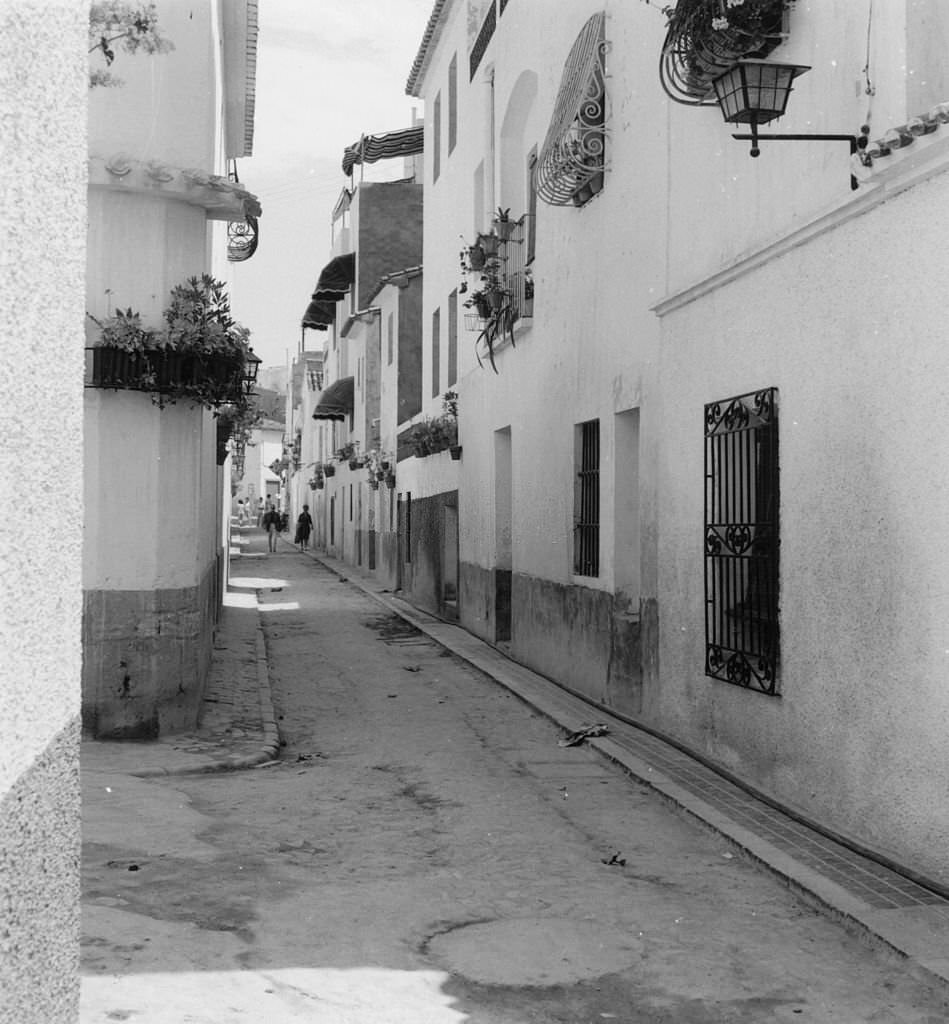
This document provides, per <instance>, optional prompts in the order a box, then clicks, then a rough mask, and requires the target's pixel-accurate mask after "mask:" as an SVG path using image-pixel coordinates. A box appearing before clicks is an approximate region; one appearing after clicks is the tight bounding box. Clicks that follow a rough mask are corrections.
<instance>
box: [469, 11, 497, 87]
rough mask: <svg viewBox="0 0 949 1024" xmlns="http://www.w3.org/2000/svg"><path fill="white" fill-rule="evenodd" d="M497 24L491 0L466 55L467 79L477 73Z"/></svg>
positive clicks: (495, 12) (470, 79)
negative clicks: (475, 37) (476, 35)
mask: <svg viewBox="0 0 949 1024" xmlns="http://www.w3.org/2000/svg"><path fill="white" fill-rule="evenodd" d="M497 25H498V13H497V8H496V6H495V3H494V0H491V6H490V7H489V8H488V13H487V14H486V15H485V19H484V21H483V22H482V23H481V30H480V32H478V38H477V39H476V40H475V44H474V46H473V47H472V50H471V53H470V55H469V56H468V79H469V81H472V80H473V79H474V76H475V75H476V74H477V71H478V68H479V67H480V65H481V59H482V58H483V57H484V53H485V50H487V48H488V43H490V42H491V37H492V36H493V35H494V30H495V29H496V28H497Z"/></svg>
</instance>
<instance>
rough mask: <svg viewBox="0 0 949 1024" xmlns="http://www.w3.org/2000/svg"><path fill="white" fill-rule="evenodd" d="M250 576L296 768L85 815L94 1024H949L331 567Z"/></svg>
mask: <svg viewBox="0 0 949 1024" xmlns="http://www.w3.org/2000/svg"><path fill="white" fill-rule="evenodd" d="M242 571H243V572H244V573H245V574H246V575H247V576H249V577H250V576H254V577H257V578H258V579H259V584H260V589H259V593H258V596H259V600H260V603H261V608H262V615H263V622H264V627H265V634H266V639H267V648H268V655H269V661H270V667H271V686H272V692H273V697H274V701H275V705H276V709H277V712H278V717H279V722H278V725H279V726H280V729H281V734H282V737H283V740H284V741H285V743H286V746H285V747H283V748H282V758H281V761H280V763H279V764H277V765H272V766H270V767H264V768H259V769H255V770H250V771H246V772H240V773H229V774H221V775H213V776H193V777H178V778H169V779H161V780H148V781H144V780H140V779H131V778H129V777H128V776H116V778H115V779H114V780H113V781H112V783H111V784H110V789H112V790H113V791H112V792H111V793H110V794H109V802H108V804H107V805H106V804H105V803H104V802H103V801H104V797H101V796H100V795H97V794H95V793H93V794H89V795H88V796H87V797H86V805H87V808H88V811H89V820H90V822H91V824H90V826H89V827H88V828H87V833H86V866H85V893H84V911H85V918H84V931H85V935H86V938H85V944H84V970H85V972H86V974H87V975H88V977H87V980H86V982H85V983H84V995H83V1000H84V1004H83V1005H84V1009H83V1018H82V1019H83V1022H84V1024H99V1022H100V1021H101V1022H103V1024H104V1022H106V1021H114V1020H130V1021H133V1022H135V1024H159V1022H161V1024H164V1022H166V1021H167V1022H172V1021H173V1022H175V1024H181V1022H183V1021H189V1022H196V1024H205V1022H207V1024H211V1022H214V1024H231V1022H245V1021H255V1022H256V1021H264V1020H266V1021H268V1022H270V1021H273V1022H276V1024H282V1022H284V1021H287V1022H289V1021H308V1022H319V1024H323V1022H326V1024H348V1022H350V1021H352V1022H354V1024H356V1022H358V1024H401V1022H405V1024H454V1022H462V1021H467V1022H472V1024H552V1022H565V1024H566V1022H571V1024H580V1022H583V1024H586V1022H589V1024H593V1022H601V1021H619V1022H623V1024H646V1022H649V1024H660V1022H661V1024H673V1022H675V1024H761V1022H785V1021H806V1022H808V1024H830V1022H834V1024H859V1022H874V1024H924V1022H925V1024H937V1022H939V1024H942V1022H944V1021H946V1020H947V1019H949V1006H947V1004H946V1002H945V1001H944V999H943V998H942V997H941V995H940V994H939V993H937V992H935V991H934V990H933V989H931V988H930V987H929V986H928V985H927V984H926V983H925V982H923V981H921V980H919V979H917V978H914V977H913V976H911V975H910V974H909V973H908V972H907V970H906V968H905V966H904V965H903V964H901V963H900V962H898V961H897V960H896V959H895V958H890V957H887V956H886V955H885V954H883V953H882V952H880V951H878V950H874V949H871V948H869V947H867V946H866V945H863V944H861V943H860V942H859V941H858V940H856V939H855V938H852V937H851V936H850V935H848V934H847V933H846V932H845V931H844V930H843V929H842V928H841V927H840V926H838V925H837V924H835V923H834V922H832V921H830V920H828V919H827V918H825V917H823V916H821V915H819V914H818V913H816V912H815V911H813V910H811V909H809V908H808V907H806V906H804V905H803V904H802V903H800V902H799V901H798V900H797V899H796V898H795V897H794V896H793V895H792V894H791V893H790V892H788V891H787V890H786V889H784V888H782V887H781V886H780V885H779V884H778V883H777V882H775V881H774V880H773V879H772V878H770V877H767V876H765V875H763V874H761V873H760V872H759V871H758V870H757V869H756V868H754V867H753V866H752V865H750V864H749V863H746V862H745V861H743V860H742V859H741V858H740V857H737V856H735V854H734V853H733V852H732V848H731V847H729V846H728V845H726V844H725V842H724V841H722V840H720V839H717V838H715V837H714V836H712V835H710V834H709V833H707V832H705V831H703V830H701V829H700V828H699V827H698V826H697V825H695V824H694V823H692V822H691V821H687V820H685V819H684V818H682V817H680V816H678V815H677V814H676V813H675V812H674V811H672V810H670V809H669V808H668V807H666V806H665V805H663V804H661V803H659V802H658V800H657V798H656V797H655V795H654V794H652V793H650V792H649V791H648V790H645V789H644V788H642V787H640V786H639V785H638V784H636V783H634V782H632V781H631V780H629V779H628V778H627V777H626V776H625V775H623V774H622V773H621V772H620V771H619V769H617V768H615V767H614V766H612V765H610V764H608V763H606V762H604V761H602V760H600V759H599V758H598V756H597V755H595V754H594V752H592V751H591V750H589V749H587V748H585V747H582V746H581V747H576V748H564V747H560V746H559V745H558V740H559V739H560V738H561V735H562V734H561V732H560V731H559V730H558V729H557V728H556V727H555V726H554V725H553V724H551V723H550V722H549V721H547V720H546V719H543V718H541V717H539V716H538V715H536V714H535V713H533V712H532V711H531V710H530V709H528V708H527V707H526V706H525V705H524V704H522V703H521V702H520V701H518V700H517V699H516V698H515V697H514V696H512V695H510V694H509V693H507V692H506V691H504V690H502V689H500V688H499V687H498V686H496V685H495V684H494V683H492V682H491V681H489V680H487V679H486V678H484V677H483V676H481V675H480V674H478V673H477V672H476V671H475V670H474V669H472V668H470V667H468V666H466V665H464V664H463V663H461V662H459V661H458V660H457V659H455V658H454V657H452V656H448V655H446V652H444V651H442V650H441V649H440V648H439V647H438V646H437V645H435V644H434V643H432V642H431V641H430V640H428V639H427V638H425V637H423V636H422V635H421V634H418V633H416V632H415V631H414V630H413V629H412V628H411V627H409V626H407V625H406V624H405V623H404V622H403V621H402V620H400V619H398V618H396V617H394V616H390V615H389V614H387V613H386V612H385V611H384V610H383V609H381V608H380V607H379V605H377V604H376V603H375V602H373V601H372V600H371V599H369V598H367V597H366V596H365V595H363V594H362V593H360V592H358V591H356V590H355V589H354V588H353V587H351V586H350V585H348V584H347V583H345V582H343V581H340V580H339V579H338V577H336V576H335V575H334V574H332V573H331V572H329V571H328V570H326V569H325V568H323V567H322V566H320V565H319V564H317V563H314V562H313V561H312V560H310V559H308V558H305V557H304V556H302V555H299V554H296V553H292V552H290V551H289V550H287V549H285V550H284V552H283V553H280V554H277V555H271V556H268V557H261V558H256V559H248V560H246V561H245V562H244V563H243V565H242ZM106 806H107V807H108V810H105V809H104V808H105V807H106ZM93 833H95V834H93ZM132 869H134V870H132Z"/></svg>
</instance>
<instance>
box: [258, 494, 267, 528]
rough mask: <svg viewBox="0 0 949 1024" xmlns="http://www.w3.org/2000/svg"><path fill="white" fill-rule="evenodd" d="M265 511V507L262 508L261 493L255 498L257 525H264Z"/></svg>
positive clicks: (262, 498) (262, 499)
mask: <svg viewBox="0 0 949 1024" xmlns="http://www.w3.org/2000/svg"><path fill="white" fill-rule="evenodd" d="M265 511H266V509H265V508H264V496H263V495H261V496H260V497H259V498H258V499H257V525H258V526H263V525H264V512H265Z"/></svg>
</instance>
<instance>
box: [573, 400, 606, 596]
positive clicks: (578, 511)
mask: <svg viewBox="0 0 949 1024" xmlns="http://www.w3.org/2000/svg"><path fill="white" fill-rule="evenodd" d="M579 434H580V436H579V443H580V451H579V472H578V473H577V487H576V497H575V512H574V518H575V521H574V526H573V571H574V573H576V575H578V576H599V575H600V421H599V420H589V421H587V422H586V423H581V424H580V431H579Z"/></svg>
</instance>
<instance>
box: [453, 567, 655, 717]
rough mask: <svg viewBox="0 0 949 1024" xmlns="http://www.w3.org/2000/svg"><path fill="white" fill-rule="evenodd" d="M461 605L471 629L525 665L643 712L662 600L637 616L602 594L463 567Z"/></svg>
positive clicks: (604, 700)
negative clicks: (645, 668) (645, 677)
mask: <svg viewBox="0 0 949 1024" xmlns="http://www.w3.org/2000/svg"><path fill="white" fill-rule="evenodd" d="M506 577H509V578H510V590H509V591H508V585H507V579H506ZM508 593H509V595H510V598H509V599H510V605H509V609H508V607H507V601H508ZM460 604H461V623H462V625H463V626H464V627H465V628H466V629H467V630H469V631H470V632H471V633H474V634H475V635H476V636H480V637H481V638H482V639H484V640H487V641H488V642H489V643H503V644H504V646H505V650H506V651H507V652H508V653H509V654H510V655H511V656H512V657H514V658H515V659H516V660H517V661H519V662H521V664H523V665H526V666H528V667H529V668H531V669H533V670H534V671H536V672H539V673H540V674H541V675H544V676H547V677H548V678H549V679H553V680H554V681H556V682H559V683H562V684H564V685H565V686H569V687H570V688H571V689H573V690H577V691H578V692H580V693H582V694H584V695H585V696H587V697H589V698H591V699H592V700H595V701H599V702H601V703H603V704H605V705H607V706H609V707H612V708H616V709H617V710H618V711H622V712H624V713H626V714H638V713H639V712H640V711H641V709H642V692H643V664H644V658H645V660H646V661H647V663H648V662H649V660H650V656H649V655H647V654H646V650H645V646H644V639H646V640H648V643H649V644H656V643H657V640H658V630H657V629H655V628H653V626H654V622H653V620H654V618H655V602H650V603H649V604H648V605H644V607H643V608H642V609H641V610H638V614H637V613H632V612H630V611H629V610H628V608H627V606H626V603H624V602H622V601H620V600H617V599H616V598H615V597H614V595H612V594H608V593H606V592H605V591H602V590H593V589H591V588H589V587H582V586H577V585H565V584H560V583H553V582H551V581H550V580H543V579H538V578H535V577H532V576H525V575H523V574H520V573H514V574H513V575H512V574H510V573H507V572H506V571H505V570H494V569H485V568H483V567H481V566H476V565H471V564H470V563H462V565H461V601H460ZM508 614H509V616H510V623H509V627H508V622H507V617H508ZM654 661H655V657H654V656H652V662H653V663H654Z"/></svg>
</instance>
